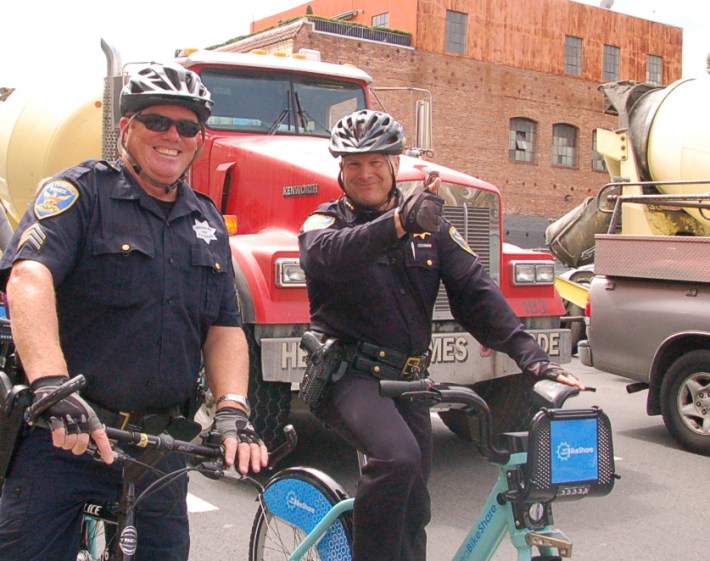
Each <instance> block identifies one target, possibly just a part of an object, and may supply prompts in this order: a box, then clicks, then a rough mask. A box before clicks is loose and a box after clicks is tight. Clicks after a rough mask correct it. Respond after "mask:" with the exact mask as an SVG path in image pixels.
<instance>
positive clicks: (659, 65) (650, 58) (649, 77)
mask: <svg viewBox="0 0 710 561" xmlns="http://www.w3.org/2000/svg"><path fill="white" fill-rule="evenodd" d="M646 82H647V83H648V84H651V85H652V86H662V85H663V57H662V56H658V55H652V54H648V55H646Z"/></svg>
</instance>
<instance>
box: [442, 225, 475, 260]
mask: <svg viewBox="0 0 710 561" xmlns="http://www.w3.org/2000/svg"><path fill="white" fill-rule="evenodd" d="M449 236H451V239H452V240H454V242H455V243H456V245H458V246H459V247H460V248H461V249H463V250H464V251H468V252H469V253H470V254H471V255H473V256H475V257H478V255H476V254H475V253H474V252H473V250H472V249H471V247H470V246H469V245H468V242H467V241H466V240H465V239H464V237H463V236H462V235H461V234H460V233H459V231H458V230H457V229H456V227H455V226H451V228H449Z"/></svg>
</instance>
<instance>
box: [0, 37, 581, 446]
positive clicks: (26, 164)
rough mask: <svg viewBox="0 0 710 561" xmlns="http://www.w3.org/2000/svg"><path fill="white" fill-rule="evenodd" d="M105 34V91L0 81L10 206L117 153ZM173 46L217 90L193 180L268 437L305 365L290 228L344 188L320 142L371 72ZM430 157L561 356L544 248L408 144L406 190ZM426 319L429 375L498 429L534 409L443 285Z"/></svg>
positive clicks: (564, 333) (358, 105)
mask: <svg viewBox="0 0 710 561" xmlns="http://www.w3.org/2000/svg"><path fill="white" fill-rule="evenodd" d="M102 47H103V48H104V51H105V52H106V54H107V59H108V69H109V72H108V74H109V77H108V78H107V79H106V92H105V93H104V96H103V98H101V97H99V96H97V95H95V94H93V92H90V93H88V94H87V95H86V97H84V98H76V97H73V98H71V99H69V98H67V96H66V95H65V94H63V93H62V92H61V91H59V92H57V88H54V89H51V91H49V92H48V93H47V94H45V95H43V96H41V97H25V96H24V93H23V92H21V91H19V90H17V91H14V92H12V91H9V90H8V89H5V90H4V92H5V93H4V94H3V96H2V98H3V99H4V101H2V102H0V177H1V180H0V194H1V195H2V201H3V204H4V206H5V207H6V208H7V210H8V215H9V216H10V218H11V220H13V221H16V220H17V217H18V215H19V214H20V213H21V212H22V211H23V210H24V209H25V208H26V207H27V205H28V204H29V203H30V201H31V198H32V197H33V193H34V192H35V190H36V187H37V185H38V182H39V181H40V180H41V179H42V178H44V177H47V176H49V175H51V174H53V173H55V172H57V171H58V170H60V169H62V168H64V167H67V166H70V165H73V164H75V163H78V162H79V161H81V160H83V159H86V158H89V157H102V154H103V157H104V158H107V159H110V158H113V157H115V154H116V152H115V149H116V137H117V134H116V124H117V116H116V109H117V103H116V98H117V95H118V93H119V91H120V88H121V85H122V80H123V76H124V75H125V73H126V70H127V69H128V70H129V71H130V66H128V65H127V66H128V68H127V69H126V68H124V66H123V65H122V64H121V61H120V57H119V55H118V53H117V52H116V51H115V50H113V49H112V48H111V47H110V46H109V45H107V44H106V43H102ZM311 54H312V53H311ZM178 60H179V61H180V62H181V63H182V64H184V65H185V66H187V67H189V68H190V69H191V70H194V71H195V72H197V73H199V74H200V75H201V77H202V80H203V81H204V83H205V85H206V86H207V87H208V88H209V89H210V91H211V93H212V97H213V99H214V111H213V114H212V117H210V119H209V121H208V123H207V132H206V135H207V140H206V144H205V147H204V150H203V151H202V154H201V156H200V158H199V159H198V160H197V161H196V162H195V163H194V164H193V166H192V170H191V173H190V178H189V180H190V183H191V184H192V186H193V187H194V188H195V189H196V190H198V191H201V192H203V193H206V194H207V195H209V196H210V197H211V198H212V199H213V200H214V202H215V203H216V204H217V206H218V207H219V208H220V210H221V211H222V213H223V214H224V215H225V217H226V218H225V219H226V221H227V223H228V224H229V225H231V227H232V229H233V230H232V231H233V235H232V236H231V247H232V255H233V259H234V266H235V271H236V283H237V287H238V292H239V297H240V300H241V307H242V313H243V317H244V321H245V323H246V332H247V338H248V340H249V344H250V354H251V357H250V358H251V381H250V391H249V394H250V395H249V399H250V401H251V405H252V410H253V412H254V413H253V415H254V417H253V420H254V423H255V426H256V427H257V429H258V430H260V431H261V432H262V434H263V435H264V437H265V439H266V440H267V441H270V442H274V441H277V440H280V438H281V428H282V427H283V426H284V425H285V424H286V421H287V419H288V415H289V412H290V407H291V400H292V396H293V395H295V393H294V391H293V390H294V389H296V388H297V386H296V385H295V384H297V383H298V382H300V380H301V378H302V374H303V371H304V369H305V362H304V360H305V357H304V353H303V351H302V350H301V349H300V348H299V340H300V335H301V334H302V332H303V331H305V329H306V327H307V325H308V321H309V310H308V302H307V296H306V290H305V285H304V278H303V274H302V271H301V270H300V268H299V257H298V247H297V239H296V238H297V233H298V230H299V228H300V226H301V224H302V223H303V221H304V220H305V218H306V216H307V215H308V214H309V213H310V212H311V211H312V210H313V209H315V208H316V206H317V205H318V204H320V203H321V202H323V201H326V200H331V199H334V198H337V197H339V196H340V195H341V194H342V192H341V190H340V187H339V186H338V184H337V181H336V178H337V172H338V162H337V161H336V159H335V158H333V157H332V156H331V155H330V154H329V152H328V149H327V143H328V137H329V131H330V129H331V127H332V126H333V125H334V124H335V123H336V121H337V120H338V119H340V118H341V117H342V116H344V115H346V114H348V113H350V112H352V111H355V110H357V109H364V108H368V107H370V106H371V102H372V100H371V95H372V93H371V89H370V82H371V79H370V77H369V76H368V74H366V73H365V72H363V71H362V70H359V69H357V68H353V67H350V66H347V65H336V64H329V63H325V62H320V61H318V60H308V59H305V58H303V57H298V56H289V57H286V56H275V55H266V54H253V53H252V54H236V53H223V52H215V51H209V50H202V51H196V52H193V53H190V54H187V55H186V56H182V57H180V58H179V59H178ZM59 89H60V90H61V88H59ZM420 109H421V107H420ZM424 109H426V103H425V104H424ZM423 113H426V111H423ZM429 114H430V113H429ZM423 122H424V123H425V124H430V122H431V120H430V118H428V119H424V120H423ZM102 123H103V125H102ZM102 127H103V130H102ZM102 144H103V150H102V149H101V145H102ZM420 152H421V151H419V150H417V148H416V147H411V148H410V149H409V150H408V153H409V154H415V155H416V154H417V153H420ZM429 169H431V170H436V171H438V172H439V175H440V177H441V179H442V182H443V184H442V187H441V191H440V194H441V195H442V196H443V197H444V198H445V199H446V207H445V214H446V216H447V217H448V218H450V219H451V220H452V222H453V223H454V224H455V225H456V227H457V228H458V229H459V230H460V232H461V233H462V235H463V236H464V237H465V238H466V239H467V241H468V242H469V244H470V245H471V246H472V248H473V249H474V251H476V252H477V253H478V255H479V257H480V258H481V260H482V261H483V262H484V263H485V265H486V267H487V268H488V270H489V272H490V273H491V275H492V276H493V277H494V278H495V279H496V281H497V282H498V283H499V285H500V286H501V288H502V290H503V292H504V294H505V296H506V297H507V299H508V301H509V302H510V304H511V306H512V307H513V309H514V310H515V312H516V313H517V314H518V315H519V316H520V317H521V320H522V322H523V323H524V325H525V326H526V328H528V329H529V330H530V331H531V333H533V334H535V336H536V337H537V339H538V341H539V342H540V343H541V344H542V345H543V347H544V348H545V349H546V350H547V351H548V352H549V354H550V356H551V357H552V359H553V360H555V361H558V362H562V363H564V362H569V360H570V348H569V347H570V345H569V330H566V329H560V316H561V315H563V314H564V307H563V305H562V301H561V299H560V298H559V295H558V294H557V293H556V291H555V288H554V284H553V283H554V261H553V259H552V257H551V256H550V255H549V254H547V253H542V252H532V251H527V250H521V249H519V248H516V247H513V246H511V245H508V244H505V243H503V240H502V215H503V206H502V201H501V195H500V192H499V191H498V189H496V187H495V186H493V185H491V184H489V183H485V182H482V181H479V180H477V179H475V178H473V177H471V176H469V175H465V174H463V173H460V172H457V171H455V170H452V169H448V168H445V167H443V166H440V165H437V164H435V163H433V162H429V161H425V160H423V159H420V158H418V157H412V156H411V155H410V156H403V157H402V163H401V167H400V171H399V175H398V177H397V179H398V182H399V186H400V187H401V189H402V190H403V191H404V193H405V194H406V193H409V192H411V191H412V190H413V189H417V188H418V187H421V186H422V184H423V180H424V177H425V174H426V172H427V170H429ZM434 332H435V335H434V338H433V343H432V350H433V366H432V367H431V374H432V376H433V377H434V378H435V379H438V380H446V381H451V382H457V383H461V384H466V385H469V386H473V385H476V388H477V389H478V390H479V391H480V392H481V393H482V394H483V395H484V397H485V398H486V399H488V400H490V403H491V404H492V408H493V410H494V413H495V416H496V419H498V424H497V427H496V428H497V429H503V428H506V429H510V428H519V427H521V426H522V425H521V423H522V422H524V421H525V420H526V419H527V418H528V416H529V413H530V411H529V408H530V406H529V405H528V404H529V402H530V400H529V389H530V383H529V380H528V379H527V378H524V377H523V376H522V375H520V374H519V372H518V369H517V367H516V366H515V364H514V363H513V362H512V361H511V360H510V359H509V358H508V357H507V356H503V355H499V354H497V353H492V352H489V351H488V350H486V349H482V348H481V346H480V345H479V344H478V343H477V342H476V341H475V340H474V339H473V338H472V337H471V336H470V335H468V334H467V333H465V332H463V331H462V330H461V328H460V327H459V326H458V325H457V324H456V323H455V322H454V321H453V320H452V319H451V314H450V312H449V309H448V305H447V302H446V297H445V295H444V293H443V292H442V293H441V297H440V301H439V302H438V304H437V307H436V317H435V325H434ZM455 413H456V412H452V413H451V415H448V416H447V415H445V414H444V415H443V417H444V421H445V422H446V423H447V425H448V426H449V427H450V428H451V429H452V430H453V431H454V432H456V433H457V434H459V435H460V436H462V437H464V438H467V437H470V434H471V427H470V426H469V425H468V421H466V418H465V415H462V416H461V417H457V416H455Z"/></svg>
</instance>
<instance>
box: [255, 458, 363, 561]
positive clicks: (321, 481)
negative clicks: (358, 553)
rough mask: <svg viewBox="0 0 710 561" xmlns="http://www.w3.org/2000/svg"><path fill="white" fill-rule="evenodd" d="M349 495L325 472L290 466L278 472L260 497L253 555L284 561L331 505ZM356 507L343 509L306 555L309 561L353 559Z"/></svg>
mask: <svg viewBox="0 0 710 561" xmlns="http://www.w3.org/2000/svg"><path fill="white" fill-rule="evenodd" d="M347 497H348V495H347V493H346V492H345V490H343V488H342V487H341V486H340V485H338V483H336V482H335V481H334V480H333V479H332V478H330V477H329V476H328V475H326V474H325V473H323V472H321V471H319V470H316V469H312V468H301V467H296V468H288V469H285V470H283V471H280V472H279V473H277V474H276V475H275V476H274V477H272V478H271V479H270V480H269V482H268V483H267V485H266V488H265V490H264V492H263V493H262V495H261V496H260V497H259V509H258V511H257V513H256V516H255V517H254V524H253V526H252V530H251V538H250V539H249V559H250V561H284V560H286V559H288V558H289V556H290V555H291V553H293V551H294V550H295V549H296V548H297V547H298V545H299V544H300V543H301V541H302V540H303V538H305V536H306V535H307V534H308V533H309V532H310V531H311V530H312V529H313V528H314V527H315V526H316V524H318V522H319V521H320V520H321V519H322V518H323V517H324V516H325V514H326V513H327V512H328V511H329V510H330V508H331V507H332V506H333V505H334V504H336V503H338V502H340V501H341V500H343V499H346V498H347ZM351 544H352V511H348V512H346V513H344V514H342V515H341V516H340V517H338V519H337V520H336V521H335V522H334V523H333V525H332V526H331V527H330V528H329V529H328V531H327V532H326V533H325V535H324V536H323V538H322V539H321V540H320V541H319V542H318V543H317V544H316V545H315V546H314V547H312V548H311V549H310V550H308V552H307V553H306V554H305V555H304V556H303V559H304V560H308V561H348V560H350V559H352V554H351Z"/></svg>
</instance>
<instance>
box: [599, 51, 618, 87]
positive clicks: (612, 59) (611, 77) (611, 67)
mask: <svg viewBox="0 0 710 561" xmlns="http://www.w3.org/2000/svg"><path fill="white" fill-rule="evenodd" d="M603 61H604V62H603V69H602V79H603V80H604V81H605V82H616V81H618V80H619V76H620V74H619V70H620V68H621V48H620V47H617V46H615V45H604V50H603Z"/></svg>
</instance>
